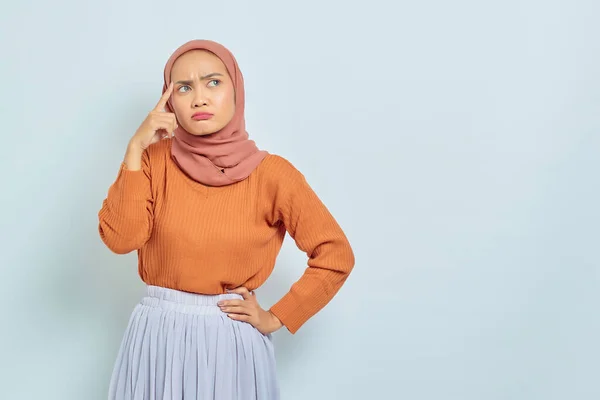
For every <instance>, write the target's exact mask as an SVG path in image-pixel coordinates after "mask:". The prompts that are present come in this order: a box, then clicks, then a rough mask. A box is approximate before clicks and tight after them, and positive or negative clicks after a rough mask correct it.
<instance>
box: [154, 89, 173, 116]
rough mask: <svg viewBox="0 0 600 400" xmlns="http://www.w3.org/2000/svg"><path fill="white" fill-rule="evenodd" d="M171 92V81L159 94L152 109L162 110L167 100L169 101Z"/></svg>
mask: <svg viewBox="0 0 600 400" xmlns="http://www.w3.org/2000/svg"><path fill="white" fill-rule="evenodd" d="M171 93H173V82H171V83H170V84H169V87H168V88H167V90H165V92H164V93H163V95H162V96H161V98H160V100H159V101H158V104H156V107H154V111H162V110H163V109H164V108H165V106H166V105H167V101H169V97H171Z"/></svg>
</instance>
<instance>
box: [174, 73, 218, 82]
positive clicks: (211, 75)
mask: <svg viewBox="0 0 600 400" xmlns="http://www.w3.org/2000/svg"><path fill="white" fill-rule="evenodd" d="M215 76H223V74H220V73H218V72H213V73H212V74H208V75H204V76H201V77H200V80H201V81H203V80H205V79H208V78H214V77H215ZM175 83H176V84H182V85H191V84H192V83H193V81H189V80H187V81H177V82H175Z"/></svg>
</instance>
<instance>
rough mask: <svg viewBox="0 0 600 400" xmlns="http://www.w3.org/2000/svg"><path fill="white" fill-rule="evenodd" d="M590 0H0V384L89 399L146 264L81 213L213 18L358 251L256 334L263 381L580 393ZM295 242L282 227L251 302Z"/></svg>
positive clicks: (589, 196)
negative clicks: (187, 47)
mask: <svg viewBox="0 0 600 400" xmlns="http://www.w3.org/2000/svg"><path fill="white" fill-rule="evenodd" d="M599 4H600V3H598V2H597V1H592V0H589V1H583V0H580V1H575V0H570V1H568V0H562V1H558V0H546V1H541V0H539V1H538V0H504V1H475V0H471V1H467V0H457V1H452V2H450V1H441V0H437V1H434V0H429V1H421V2H393V1H376V0H374V1H369V2H347V1H302V2H295V3H290V2H281V1H269V2H268V1H235V2H234V1H226V2H199V1H175V2H173V3H171V4H170V5H169V4H168V3H167V2H148V1H141V0H136V1H119V2H117V1H102V2H100V1H98V2H93V3H92V2H85V1H74V0H70V1H58V2H47V1H41V0H31V1H20V2H4V3H3V4H2V6H1V9H0V37H1V54H2V61H1V66H0V71H1V72H2V81H3V84H2V96H0V113H1V121H2V131H3V134H2V141H1V149H2V157H0V167H1V169H2V171H3V173H2V174H0V179H1V181H0V188H1V196H0V218H1V220H0V222H1V226H2V229H1V230H0V232H1V233H0V234H1V238H0V239H1V241H0V243H1V249H0V266H1V267H2V281H1V282H2V291H1V293H2V294H1V296H2V298H1V304H2V305H1V307H2V308H1V310H0V312H1V315H2V320H1V328H0V343H1V345H0V346H1V347H0V369H1V372H0V391H1V394H0V397H1V398H2V399H7V400H12V399H27V400H29V399H35V398H44V399H48V400H50V399H61V400H65V399H86V400H95V399H103V398H105V397H106V391H107V386H108V380H109V376H110V372H111V369H112V363H113V361H114V357H115V355H116V352H117V348H118V345H119V343H120V340H121V335H122V334H123V331H124V329H125V326H126V323H127V320H128V318H129V314H130V312H131V310H132V308H133V306H134V304H135V303H136V302H137V301H138V300H139V296H140V295H141V294H142V291H143V284H142V283H141V282H140V280H139V278H138V276H137V269H136V258H135V254H130V255H127V256H117V255H114V254H112V253H111V252H110V251H109V250H108V249H107V248H105V247H104V245H103V244H102V242H101V241H100V239H99V237H98V234H97V212H98V210H99V208H100V206H101V202H102V200H103V198H104V196H105V195H106V192H107V190H108V187H109V185H110V184H111V183H112V182H113V180H114V178H115V177H116V173H117V170H118V166H119V163H120V161H121V159H122V157H123V154H124V151H125V146H126V143H127V142H128V140H129V138H130V137H131V135H133V132H134V131H135V129H136V128H137V127H138V125H139V124H140V123H141V121H142V120H143V118H144V117H145V115H146V113H147V112H148V111H149V110H150V108H151V107H152V106H154V104H155V103H156V101H157V100H158V97H159V95H160V89H161V85H162V81H161V79H162V78H161V76H162V75H161V74H162V70H163V66H164V63H165V62H166V60H167V58H168V57H169V55H170V53H171V52H172V51H173V50H174V49H175V48H176V47H178V46H179V45H180V44H182V43H184V42H186V41H187V40H190V39H194V38H208V39H213V40H217V41H220V42H222V43H223V44H225V45H226V46H227V47H229V48H230V49H231V50H232V51H233V53H234V54H235V55H236V56H237V58H238V61H239V63H240V65H241V68H242V71H243V73H244V75H245V79H246V83H247V126H248V130H249V132H250V134H251V137H252V138H253V139H254V140H256V141H257V143H258V144H259V146H260V147H262V148H265V149H267V150H269V151H271V152H273V153H277V154H280V155H283V156H284V157H286V158H288V159H289V160H290V161H292V162H293V163H294V164H295V165H296V166H297V167H298V168H299V169H300V170H301V171H302V172H303V173H304V174H305V175H306V177H307V179H308V180H309V182H310V183H311V185H312V186H313V187H314V189H315V190H316V191H317V193H318V194H319V196H320V197H321V198H322V199H323V201H324V202H325V203H326V204H327V206H328V207H329V208H330V210H331V211H332V213H333V214H334V215H335V216H336V218H337V219H338V221H339V222H340V224H341V225H342V227H343V228H344V229H345V231H346V232H347V235H348V237H349V238H350V240H351V243H352V244H353V247H354V249H355V253H356V259H357V265H356V268H355V271H354V272H353V274H352V275H351V277H350V279H349V280H348V281H347V283H346V285H345V286H344V287H343V289H342V290H341V291H340V293H339V295H338V296H337V297H336V298H335V299H334V300H333V301H332V302H331V303H330V304H329V305H328V306H327V307H326V308H325V309H324V310H323V311H322V312H321V313H319V314H318V315H317V316H315V317H314V318H313V319H311V320H310V321H309V322H308V323H307V324H306V325H305V326H304V327H303V328H302V329H301V330H300V331H299V332H298V333H297V334H296V335H294V336H292V335H290V334H289V333H287V332H286V331H280V332H278V333H277V334H276V335H275V340H276V346H277V352H278V353H277V360H278V368H279V375H280V380H281V387H282V397H283V399H286V400H296V399H303V400H305V399H346V400H350V399H361V400H362V399H379V398H386V399H410V400H434V399H435V400H439V399H444V400H451V399H456V400H496V399H497V400H507V399H519V400H537V399H539V400H554V399H565V400H567V399H568V400H571V399H577V400H587V399H598V398H600V384H599V383H598V376H599V373H600V361H599V360H600V345H599V344H598V340H599V337H600V319H599V316H598V308H599V305H600V290H599V283H600V265H599V261H600V257H599V253H600V251H599V248H600V246H598V243H599V239H600V234H599V228H598V227H599V225H600V212H599V211H598V204H599V201H600V187H599V180H598V170H599V167H600V162H599V161H598V151H599V145H600V139H599V137H598V130H599V128H600V113H599V106H600V72H599V71H600V56H599V54H600V40H598V39H599V37H600V24H598V16H599V13H600V5H599ZM305 262H306V258H305V256H304V254H302V253H301V252H300V251H299V250H297V249H296V248H295V246H294V243H293V242H292V241H291V240H289V239H288V240H287V241H286V243H285V246H284V249H283V251H282V253H281V256H280V258H279V261H278V265H277V268H276V271H275V273H274V274H273V276H272V277H271V279H270V280H269V281H268V283H267V284H266V285H265V286H264V287H263V288H261V289H260V290H259V291H258V295H259V300H260V302H261V304H263V306H264V307H268V306H270V305H271V304H272V303H274V302H275V301H276V300H277V299H279V298H280V297H281V296H282V295H283V294H284V293H285V292H286V291H287V289H288V288H289V285H291V283H292V282H293V281H294V280H295V279H297V278H298V277H299V276H300V274H301V273H302V272H303V270H304V268H305Z"/></svg>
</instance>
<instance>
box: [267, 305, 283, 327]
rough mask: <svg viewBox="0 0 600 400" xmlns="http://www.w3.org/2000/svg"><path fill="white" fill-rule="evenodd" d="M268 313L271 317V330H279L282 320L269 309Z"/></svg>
mask: <svg viewBox="0 0 600 400" xmlns="http://www.w3.org/2000/svg"><path fill="white" fill-rule="evenodd" d="M269 314H270V315H271V319H272V320H273V330H274V331H276V330H279V329H281V328H282V327H283V322H281V320H280V319H279V318H278V317H277V315H275V314H273V312H272V311H271V310H269Z"/></svg>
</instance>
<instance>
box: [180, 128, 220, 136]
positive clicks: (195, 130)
mask: <svg viewBox="0 0 600 400" xmlns="http://www.w3.org/2000/svg"><path fill="white" fill-rule="evenodd" d="M183 128H184V129H185V130H186V131H188V132H189V133H190V134H191V135H194V136H206V135H212V134H213V133H215V132H218V131H219V130H220V129H221V128H215V127H214V126H207V127H205V128H203V129H199V128H200V127H198V126H189V127H188V126H184V127H183Z"/></svg>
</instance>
